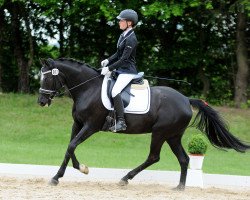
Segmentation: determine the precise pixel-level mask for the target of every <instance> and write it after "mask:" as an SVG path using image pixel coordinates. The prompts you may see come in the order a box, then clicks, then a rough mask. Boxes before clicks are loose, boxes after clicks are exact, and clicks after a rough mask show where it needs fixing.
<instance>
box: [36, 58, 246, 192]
mask: <svg viewBox="0 0 250 200" xmlns="http://www.w3.org/2000/svg"><path fill="white" fill-rule="evenodd" d="M41 73H42V75H43V76H44V77H43V78H42V79H41V88H40V90H39V93H40V95H39V98H38V103H39V104H40V105H41V106H45V105H50V104H51V99H52V98H53V97H54V96H55V95H56V94H57V92H58V91H59V90H60V89H61V88H62V87H63V86H66V87H67V88H68V90H69V92H70V95H71V97H72V99H73V101H74V104H73V109H72V115H73V119H74V123H73V127H72V134H71V140H70V143H69V146H68V148H67V151H66V154H65V158H64V160H63V162H62V164H61V167H60V169H59V171H58V172H57V174H56V175H55V176H54V177H53V178H52V179H51V184H53V185H57V184H58V183H59V181H58V179H59V178H61V177H63V175H64V173H65V170H66V167H67V164H68V162H69V160H70V159H71V160H72V163H73V167H74V168H76V169H78V170H80V171H81V172H83V173H86V174H87V173H88V168H87V167H86V166H84V165H80V164H79V162H78V160H77V159H76V156H75V154H74V151H75V149H76V147H77V146H78V145H79V144H80V143H82V142H83V141H85V140H86V139H87V138H89V137H90V136H91V135H93V134H94V133H96V132H98V131H100V130H102V127H103V125H104V123H105V121H106V116H107V115H108V114H109V111H108V110H107V109H105V107H104V106H103V104H102V101H101V86H102V81H103V76H101V75H100V72H99V71H98V70H95V69H93V68H91V67H90V66H89V65H87V64H84V63H80V62H78V61H75V60H73V59H65V58H62V59H56V60H52V59H47V60H43V61H42V69H41ZM150 95H151V104H150V110H149V111H148V112H147V113H146V114H143V115H138V114H125V119H126V122H127V130H126V131H124V133H125V134H141V133H152V138H151V145H150V152H149V156H148V158H147V159H146V161H145V162H144V163H142V164H141V165H140V166H138V167H137V168H135V169H133V170H132V171H130V172H129V173H128V174H127V175H126V176H124V177H123V178H122V179H121V181H120V184H121V185H125V184H128V179H132V178H134V177H135V176H136V175H137V174H138V173H139V172H141V171H142V170H144V169H145V168H147V167H149V166H150V165H152V164H154V163H156V162H158V161H159V160H160V151H161V148H162V145H163V144H164V143H165V142H167V143H168V144H169V146H170V147H171V150H172V151H173V153H174V154H175V156H176V157H177V159H178V161H179V163H180V167H181V175H180V182H179V185H178V186H177V188H176V189H179V190H183V189H184V188H185V183H186V176H187V168H188V163H189V157H188V155H187V154H186V152H185V150H184V148H183V146H182V144H181V138H182V135H183V134H184V131H185V130H186V128H187V126H188V124H189V122H190V120H191V118H192V110H191V105H192V106H193V107H196V108H198V109H199V112H198V114H197V115H196V118H195V121H194V124H193V125H195V126H196V127H197V128H198V129H199V130H201V131H202V132H204V133H205V134H206V136H207V137H208V139H209V141H210V142H211V144H212V145H214V146H215V147H218V148H229V149H235V150H236V151H238V152H245V151H246V150H247V149H249V148H250V146H249V145H247V144H244V143H243V142H241V141H240V140H239V139H237V138H236V137H235V136H233V135H232V134H231V133H230V132H229V131H228V129H227V128H226V125H225V123H224V122H223V120H222V119H221V118H220V116H219V115H218V113H217V112H216V111H215V110H214V109H212V108H211V107H210V106H208V105H207V104H206V103H205V102H204V101H202V100H198V99H189V98H188V97H186V96H184V95H182V94H181V93H179V92H178V91H176V90H174V89H172V88H169V87H160V86H159V87H158V86H157V87H151V94H150Z"/></svg>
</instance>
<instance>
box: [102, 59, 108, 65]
mask: <svg viewBox="0 0 250 200" xmlns="http://www.w3.org/2000/svg"><path fill="white" fill-rule="evenodd" d="M108 64H109V61H108V59H105V60H103V61H102V62H101V66H102V67H106V66H107V65H108Z"/></svg>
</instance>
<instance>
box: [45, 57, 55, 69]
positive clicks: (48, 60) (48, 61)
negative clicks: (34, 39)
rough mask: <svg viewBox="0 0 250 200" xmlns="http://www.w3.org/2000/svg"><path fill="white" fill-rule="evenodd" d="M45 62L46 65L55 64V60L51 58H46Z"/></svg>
mask: <svg viewBox="0 0 250 200" xmlns="http://www.w3.org/2000/svg"><path fill="white" fill-rule="evenodd" d="M47 63H48V66H50V67H54V65H55V61H54V60H53V59H52V58H48V59H47Z"/></svg>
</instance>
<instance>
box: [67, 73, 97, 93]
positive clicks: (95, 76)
mask: <svg viewBox="0 0 250 200" xmlns="http://www.w3.org/2000/svg"><path fill="white" fill-rule="evenodd" d="M100 76H101V74H99V75H97V76H94V77H92V78H90V79H88V80H86V81H84V82H82V83H80V84H78V85H76V86H73V87H72V88H69V89H68V90H69V91H71V90H74V89H75V88H77V87H79V86H81V85H84V84H85V83H87V82H89V81H92V80H94V79H96V78H98V77H100Z"/></svg>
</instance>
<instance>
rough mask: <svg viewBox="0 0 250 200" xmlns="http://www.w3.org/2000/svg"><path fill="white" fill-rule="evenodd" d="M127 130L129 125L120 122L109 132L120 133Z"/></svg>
mask: <svg viewBox="0 0 250 200" xmlns="http://www.w3.org/2000/svg"><path fill="white" fill-rule="evenodd" d="M115 122H116V121H115ZM126 129H127V125H126V123H125V121H121V120H118V122H117V123H115V125H114V126H112V127H110V129H109V130H110V131H112V132H115V133H116V132H118V131H125V130H126Z"/></svg>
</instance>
